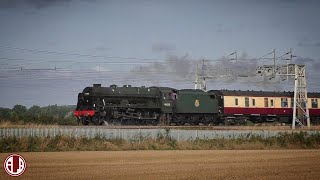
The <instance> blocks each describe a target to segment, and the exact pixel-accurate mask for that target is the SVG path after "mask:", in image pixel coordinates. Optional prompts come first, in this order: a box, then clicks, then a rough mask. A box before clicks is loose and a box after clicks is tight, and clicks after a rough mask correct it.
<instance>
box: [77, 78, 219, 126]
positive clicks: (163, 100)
mask: <svg viewBox="0 0 320 180" xmlns="http://www.w3.org/2000/svg"><path fill="white" fill-rule="evenodd" d="M74 114H75V116H76V117H77V118H78V120H79V121H81V122H82V124H83V125H88V124H89V122H92V123H93V124H95V125H101V124H103V123H104V122H106V123H110V124H122V125H144V124H152V125H157V124H164V125H169V124H171V123H174V124H177V125H180V124H185V123H189V124H199V123H203V124H210V123H213V122H216V121H218V120H219V108H218V100H217V97H216V95H215V94H208V93H206V92H203V91H201V90H192V89H191V90H188V89H186V90H176V89H173V88H169V87H144V86H142V87H131V86H130V85H124V86H123V87H118V86H116V85H111V86H110V87H101V84H94V85H93V87H86V88H85V89H84V90H83V92H82V93H79V95H78V104H77V108H76V110H75V112H74ZM216 123H217V122H216Z"/></svg>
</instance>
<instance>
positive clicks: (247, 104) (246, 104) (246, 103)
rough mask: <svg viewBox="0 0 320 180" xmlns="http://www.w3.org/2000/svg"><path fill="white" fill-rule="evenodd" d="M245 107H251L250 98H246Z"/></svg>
mask: <svg viewBox="0 0 320 180" xmlns="http://www.w3.org/2000/svg"><path fill="white" fill-rule="evenodd" d="M244 101H245V106H246V107H249V97H245V100H244Z"/></svg>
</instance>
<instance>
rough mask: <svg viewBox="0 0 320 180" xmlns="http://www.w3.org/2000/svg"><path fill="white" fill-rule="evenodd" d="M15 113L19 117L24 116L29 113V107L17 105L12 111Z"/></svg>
mask: <svg viewBox="0 0 320 180" xmlns="http://www.w3.org/2000/svg"><path fill="white" fill-rule="evenodd" d="M12 110H13V111H14V112H16V113H17V114H18V116H23V115H24V114H25V113H26V112H27V107H25V106H23V105H20V104H17V105H15V106H14V107H13V109H12Z"/></svg>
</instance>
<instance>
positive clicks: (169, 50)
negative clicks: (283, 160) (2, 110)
mask: <svg viewBox="0 0 320 180" xmlns="http://www.w3.org/2000/svg"><path fill="white" fill-rule="evenodd" d="M319 7H320V1H317V0H268V1H264V0H199V1H191V0H173V1H169V0H163V1H155V0H136V1H130V0H117V1H115V0H114V1H113V0H91V1H89V0H2V1H0V24H1V25H0V40H1V41H0V92H1V95H0V106H1V107H13V106H14V105H15V104H22V105H26V106H28V107H30V106H32V105H40V106H45V105H50V104H58V105H69V104H76V101H77V94H78V93H79V92H81V91H82V90H83V89H84V87H86V86H91V85H92V84H93V83H100V84H102V85H103V86H109V85H111V84H117V85H119V86H122V85H124V84H132V85H134V86H170V87H174V88H179V89H180V88H189V89H192V88H193V87H194V84H193V81H194V72H195V68H196V66H197V63H198V62H199V60H201V59H206V60H217V61H212V62H211V64H208V65H207V66H208V67H209V66H210V68H208V72H207V73H208V74H210V75H213V76H214V78H212V79H208V80H207V81H208V89H236V90H238V89H241V90H269V91H292V90H293V85H292V82H290V81H279V80H273V81H269V80H268V81H267V80H266V78H264V77H255V76H254V68H255V67H256V66H257V65H264V64H272V61H271V60H270V59H265V60H264V61H262V62H260V61H259V62H257V61H249V60H248V59H254V58H259V57H261V56H263V55H266V54H268V53H270V52H272V51H273V49H276V56H277V57H279V56H281V55H283V54H285V53H286V52H288V51H289V50H290V49H291V48H292V50H293V54H294V55H295V56H296V58H295V59H294V61H293V62H294V63H300V64H305V65H306V67H307V75H308V82H310V83H309V86H308V90H309V91H320V83H319V81H318V79H319V77H320V72H319V71H318V68H320V63H319V62H320V35H319V32H320V21H319V20H318V18H319V17H320V11H319ZM234 51H237V54H238V58H239V61H237V62H233V61H231V62H230V61H229V60H230V59H231V58H233V56H228V55H229V54H231V53H232V52H234ZM272 56H273V55H272V54H271V55H268V56H266V57H270V58H271V57H272ZM224 60H225V61H224ZM241 60H243V61H241ZM279 63H280V62H279ZM221 67H222V68H221ZM221 69H222V70H221ZM227 72H231V74H232V75H230V77H227V78H226V77H225V76H224V75H225V74H226V73H227ZM234 72H242V73H243V72H246V73H247V74H246V75H245V76H241V77H240V75H239V73H234Z"/></svg>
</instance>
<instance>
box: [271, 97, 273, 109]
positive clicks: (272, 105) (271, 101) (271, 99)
mask: <svg viewBox="0 0 320 180" xmlns="http://www.w3.org/2000/svg"><path fill="white" fill-rule="evenodd" d="M270 106H271V107H273V99H271V100H270Z"/></svg>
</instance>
